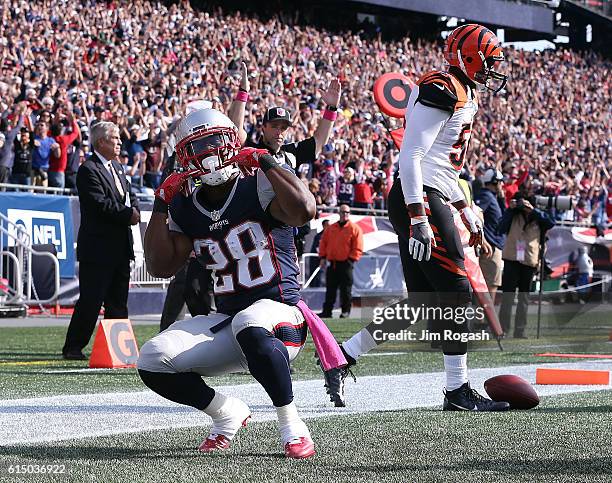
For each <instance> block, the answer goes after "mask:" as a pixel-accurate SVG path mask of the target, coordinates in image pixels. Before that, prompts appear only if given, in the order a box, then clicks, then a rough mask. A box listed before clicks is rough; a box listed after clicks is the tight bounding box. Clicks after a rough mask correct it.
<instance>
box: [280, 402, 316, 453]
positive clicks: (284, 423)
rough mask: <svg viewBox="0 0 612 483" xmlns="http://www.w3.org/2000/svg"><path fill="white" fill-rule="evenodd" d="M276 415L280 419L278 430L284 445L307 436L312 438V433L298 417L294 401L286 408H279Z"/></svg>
mask: <svg viewBox="0 0 612 483" xmlns="http://www.w3.org/2000/svg"><path fill="white" fill-rule="evenodd" d="M276 415H277V417H278V429H279V431H280V434H281V440H282V442H283V444H286V443H288V442H289V441H291V440H292V439H294V438H298V437H300V436H307V437H309V438H310V432H309V431H308V428H307V427H306V424H305V423H304V421H302V420H301V418H300V416H299V415H298V411H297V407H296V406H295V403H294V402H293V401H291V402H290V403H289V404H287V405H286V406H281V407H277V408H276Z"/></svg>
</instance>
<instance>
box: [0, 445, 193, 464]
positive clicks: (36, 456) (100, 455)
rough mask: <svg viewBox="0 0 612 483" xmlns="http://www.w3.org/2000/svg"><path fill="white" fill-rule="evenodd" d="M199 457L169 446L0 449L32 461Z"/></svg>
mask: <svg viewBox="0 0 612 483" xmlns="http://www.w3.org/2000/svg"><path fill="white" fill-rule="evenodd" d="M189 455H191V456H194V457H195V456H198V455H200V453H198V452H197V450H196V449H194V447H193V446H189V445H185V446H180V447H179V446H169V447H166V448H143V447H140V448H136V447H130V446H122V447H116V448H114V447H112V446H46V445H41V446H29V445H28V446H9V447H0V456H4V457H10V456H15V457H19V458H26V459H32V460H47V461H48V460H54V461H63V462H65V461H70V460H75V461H77V462H78V461H83V460H88V459H89V460H96V461H98V460H102V461H103V460H130V459H135V458H136V459H137V458H147V459H148V458H156V457H157V458H169V459H182V458H185V457H189Z"/></svg>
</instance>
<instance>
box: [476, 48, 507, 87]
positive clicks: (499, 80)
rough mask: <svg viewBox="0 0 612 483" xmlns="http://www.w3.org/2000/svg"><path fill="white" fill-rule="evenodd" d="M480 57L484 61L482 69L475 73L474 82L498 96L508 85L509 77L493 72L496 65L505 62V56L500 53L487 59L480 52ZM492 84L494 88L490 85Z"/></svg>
mask: <svg viewBox="0 0 612 483" xmlns="http://www.w3.org/2000/svg"><path fill="white" fill-rule="evenodd" d="M478 55H479V56H480V59H481V60H482V69H481V70H480V71H478V72H475V73H474V80H475V81H476V82H478V83H479V84H481V85H483V86H484V87H485V88H486V89H488V90H490V91H491V92H493V94H497V93H498V92H499V91H501V90H502V89H503V88H504V87H506V83H507V82H508V76H507V75H504V74H501V73H500V72H497V71H495V70H493V68H494V67H495V64H497V63H500V62H503V60H504V54H503V53H500V55H492V56H490V57H487V58H486V59H485V57H484V55H483V54H482V52H480V51H478ZM491 82H493V83H494V85H493V86H491V85H489V84H490V83H491Z"/></svg>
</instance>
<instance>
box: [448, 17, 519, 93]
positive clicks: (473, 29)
mask: <svg viewBox="0 0 612 483" xmlns="http://www.w3.org/2000/svg"><path fill="white" fill-rule="evenodd" d="M444 59H445V60H446V62H448V63H449V64H450V65H452V66H455V67H458V68H460V69H461V70H462V71H463V72H464V73H465V74H466V75H467V76H468V77H469V78H470V79H471V80H473V81H474V82H477V83H478V84H481V85H483V86H485V87H486V88H487V89H489V90H491V91H493V92H499V91H501V90H502V89H503V88H504V87H505V86H506V82H508V76H506V75H504V74H500V73H499V72H496V71H494V70H493V68H494V67H495V66H496V64H497V63H499V62H502V61H503V60H504V53H503V52H502V49H501V42H500V41H499V39H498V38H497V36H496V35H495V34H494V33H493V32H491V31H490V30H489V29H488V28H486V27H483V26H482V25H478V24H475V23H470V24H466V25H462V26H461V27H457V28H456V29H455V30H453V31H452V32H451V33H450V35H449V36H448V37H447V38H446V47H445V49H444ZM491 80H494V81H496V82H497V83H498V84H497V85H496V87H490V86H489V82H490V81H491Z"/></svg>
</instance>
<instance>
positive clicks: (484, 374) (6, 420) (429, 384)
mask: <svg viewBox="0 0 612 483" xmlns="http://www.w3.org/2000/svg"><path fill="white" fill-rule="evenodd" d="M536 367H557V368H581V369H594V370H610V369H612V364H611V363H610V361H579V362H571V363H550V364H532V365H520V366H509V367H498V368H487V369H473V370H471V371H470V379H471V382H472V386H473V387H474V388H476V389H477V390H479V391H483V389H482V387H483V386H482V385H483V383H484V381H485V380H486V379H488V378H489V377H492V376H494V375H499V374H504V373H509V374H516V375H520V376H522V377H524V378H525V379H527V380H528V381H530V382H532V383H533V382H534V381H535V370H536ZM444 381H445V380H444V373H443V372H433V373H419V374H402V375H391V376H368V377H359V378H358V379H357V384H353V383H352V381H347V384H346V395H347V400H348V407H346V408H334V407H331V403H329V401H328V399H327V395H326V394H325V391H324V389H323V382H322V380H311V381H297V382H295V383H294V386H293V389H294V394H295V401H296V404H297V405H298V407H299V410H300V414H301V415H302V417H304V418H317V417H325V416H334V415H339V414H355V413H364V412H373V411H389V410H400V409H408V408H416V407H431V406H440V405H441V403H442V386H443V385H444ZM610 389H612V386H610V385H608V386H536V391H537V392H538V394H539V395H540V396H548V395H554V394H563V393H573V392H583V391H595V390H610ZM219 390H220V391H222V392H223V393H224V394H228V395H232V396H235V397H239V398H241V399H243V400H244V401H245V402H246V403H248V404H249V405H250V407H251V410H252V411H253V420H254V421H255V422H260V421H269V420H274V419H276V412H275V411H274V409H273V408H272V406H271V404H270V402H269V399H268V396H267V395H266V393H265V392H264V390H263V389H262V388H261V387H260V386H259V385H258V384H241V385H235V386H222V387H220V388H219ZM547 405H548V406H552V407H554V400H553V401H552V402H551V401H549V402H548V403H547ZM209 424H210V419H209V418H208V417H207V416H206V415H204V414H203V413H201V412H200V411H197V410H195V409H192V408H189V407H185V406H181V405H178V404H174V403H172V402H170V401H167V400H165V399H163V398H161V397H159V396H157V395H156V394H154V393H152V392H150V391H142V392H123V393H105V394H82V395H71V396H51V397H42V398H33V399H11V400H4V401H0V446H11V445H16V444H32V443H41V442H47V441H61V440H70V439H79V438H88V437H96V436H106V435H112V434H122V433H135V432H140V431H147V430H160V429H172V428H185V427H199V426H202V427H204V426H208V425H209ZM205 436H206V430H205V429H204V428H203V429H202V438H204V437H205Z"/></svg>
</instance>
